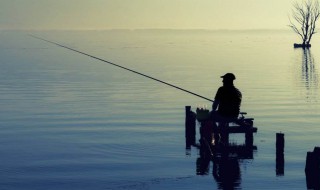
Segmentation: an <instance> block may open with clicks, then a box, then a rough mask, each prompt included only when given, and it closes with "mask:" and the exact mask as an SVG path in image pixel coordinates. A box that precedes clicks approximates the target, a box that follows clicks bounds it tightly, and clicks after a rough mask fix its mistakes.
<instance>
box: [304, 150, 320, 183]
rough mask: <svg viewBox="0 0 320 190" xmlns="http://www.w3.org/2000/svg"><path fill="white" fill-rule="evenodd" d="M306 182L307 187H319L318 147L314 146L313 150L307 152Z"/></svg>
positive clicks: (319, 155)
mask: <svg viewBox="0 0 320 190" xmlns="http://www.w3.org/2000/svg"><path fill="white" fill-rule="evenodd" d="M305 174H306V182H307V188H308V189H320V147H315V148H314V150H313V152H307V158H306V167H305Z"/></svg>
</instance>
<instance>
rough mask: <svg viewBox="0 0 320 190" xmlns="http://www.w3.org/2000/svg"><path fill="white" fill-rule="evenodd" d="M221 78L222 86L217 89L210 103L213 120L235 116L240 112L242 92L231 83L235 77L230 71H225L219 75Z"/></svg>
mask: <svg viewBox="0 0 320 190" xmlns="http://www.w3.org/2000/svg"><path fill="white" fill-rule="evenodd" d="M221 78H223V80H222V83H223V86H221V87H220V88H219V89H218V91H217V93H216V96H215V98H214V103H213V105H212V115H213V119H214V121H223V120H225V119H228V118H237V117H238V115H239V112H240V104H241V99H242V94H241V92H240V91H239V90H238V89H237V88H236V87H235V86H234V85H233V80H235V79H236V77H235V76H234V74H232V73H227V74H225V75H223V76H221ZM216 110H217V111H216Z"/></svg>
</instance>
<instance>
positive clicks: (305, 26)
mask: <svg viewBox="0 0 320 190" xmlns="http://www.w3.org/2000/svg"><path fill="white" fill-rule="evenodd" d="M319 15H320V9H319V2H318V0H306V1H304V2H302V3H300V4H299V3H297V2H295V3H294V4H293V9H292V18H293V19H294V20H295V22H292V20H291V19H290V17H289V21H290V25H289V27H290V28H292V29H293V31H294V32H295V33H297V34H298V35H299V36H300V37H301V40H302V44H294V47H311V44H310V41H311V38H312V35H313V34H315V33H316V31H315V28H316V22H317V20H318V19H319Z"/></svg>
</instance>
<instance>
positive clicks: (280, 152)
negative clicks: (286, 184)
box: [276, 133, 284, 176]
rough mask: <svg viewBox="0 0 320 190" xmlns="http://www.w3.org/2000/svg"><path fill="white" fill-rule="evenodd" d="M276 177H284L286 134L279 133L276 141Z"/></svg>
mask: <svg viewBox="0 0 320 190" xmlns="http://www.w3.org/2000/svg"><path fill="white" fill-rule="evenodd" d="M276 175H277V176H283V175H284V134H283V133H277V139H276Z"/></svg>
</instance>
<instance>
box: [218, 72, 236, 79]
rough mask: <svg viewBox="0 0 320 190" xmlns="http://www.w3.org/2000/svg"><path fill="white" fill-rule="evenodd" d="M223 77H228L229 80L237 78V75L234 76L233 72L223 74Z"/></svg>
mask: <svg viewBox="0 0 320 190" xmlns="http://www.w3.org/2000/svg"><path fill="white" fill-rule="evenodd" d="M221 78H223V79H227V80H235V79H236V76H234V74H233V73H227V74H225V75H223V76H221Z"/></svg>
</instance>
